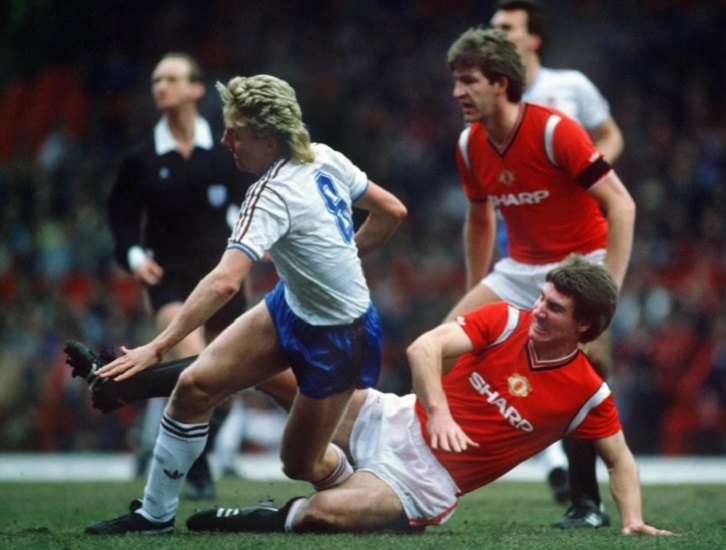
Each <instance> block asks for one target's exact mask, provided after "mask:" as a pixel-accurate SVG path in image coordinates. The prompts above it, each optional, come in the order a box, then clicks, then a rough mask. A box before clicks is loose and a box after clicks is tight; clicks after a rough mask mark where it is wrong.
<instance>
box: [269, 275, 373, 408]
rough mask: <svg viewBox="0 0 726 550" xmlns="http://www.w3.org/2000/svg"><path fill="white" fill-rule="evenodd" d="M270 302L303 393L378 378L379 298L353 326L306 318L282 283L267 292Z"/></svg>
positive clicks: (331, 391)
mask: <svg viewBox="0 0 726 550" xmlns="http://www.w3.org/2000/svg"><path fill="white" fill-rule="evenodd" d="M265 303H266V305H267V309H268V310H269V312H270V316H271V317H272V322H273V323H274V324H275V328H276V330H277V337H278V340H279V343H280V348H281V349H282V350H283V352H284V353H285V355H286V357H287V359H288V361H289V362H290V366H291V367H292V371H293V373H295V377H296V378H297V383H298V387H299V389H300V393H301V394H303V395H304V396H306V397H310V398H313V399H320V398H323V397H328V396H330V395H335V394H336V393H340V392H342V391H345V390H346V389H348V388H350V387H351V386H355V387H356V388H359V389H362V388H370V387H372V386H374V385H375V384H376V383H377V382H378V377H379V376H380V373H381V360H382V355H383V340H382V338H383V337H382V330H381V321H380V319H379V317H378V311H377V310H376V308H375V306H374V305H373V303H371V304H370V306H369V307H368V311H366V312H365V313H364V314H363V315H361V316H360V317H358V318H357V319H356V320H355V321H353V322H352V323H350V324H348V325H325V326H315V325H311V324H309V323H306V322H305V321H303V320H302V319H300V318H299V317H298V316H297V315H295V314H294V313H293V312H292V310H291V309H290V306H288V305H287V302H286V301H285V285H284V283H282V282H280V283H278V284H277V286H276V287H275V288H274V289H273V290H272V291H270V292H269V293H268V294H267V295H266V296H265Z"/></svg>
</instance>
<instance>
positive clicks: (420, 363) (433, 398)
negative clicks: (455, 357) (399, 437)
mask: <svg viewBox="0 0 726 550" xmlns="http://www.w3.org/2000/svg"><path fill="white" fill-rule="evenodd" d="M406 356H407V358H408V364H409V366H410V368H411V383H412V386H413V391H414V393H415V394H416V396H417V397H418V399H419V401H420V402H421V405H422V406H423V408H424V410H425V411H426V414H427V415H430V414H431V413H432V412H433V411H435V410H437V409H441V408H448V402H447V400H446V394H445V393H444V389H443V386H442V383H441V377H442V366H441V350H440V348H439V347H437V346H436V344H435V341H434V340H433V339H432V338H430V337H428V336H427V335H423V336H420V337H419V338H417V339H416V340H415V341H414V342H413V344H411V345H410V346H409V347H408V349H407V350H406Z"/></svg>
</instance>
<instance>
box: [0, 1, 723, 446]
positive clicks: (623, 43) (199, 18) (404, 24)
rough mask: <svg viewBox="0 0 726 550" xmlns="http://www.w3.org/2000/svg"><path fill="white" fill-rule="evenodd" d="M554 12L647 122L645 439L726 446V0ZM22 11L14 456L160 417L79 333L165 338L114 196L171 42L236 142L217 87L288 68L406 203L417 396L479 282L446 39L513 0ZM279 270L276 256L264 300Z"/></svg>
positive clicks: (378, 274) (401, 261)
mask: <svg viewBox="0 0 726 550" xmlns="http://www.w3.org/2000/svg"><path fill="white" fill-rule="evenodd" d="M307 4H312V5H307ZM545 4H546V5H547V6H548V8H549V10H550V13H551V19H552V20H551V27H552V38H553V40H552V41H553V44H552V48H551V50H550V52H549V53H548V55H547V57H546V58H545V60H544V61H545V64H546V65H548V66H551V67H568V68H577V69H580V70H582V71H583V72H585V73H586V74H587V75H588V76H589V77H590V78H591V79H592V80H593V81H594V82H595V83H596V84H597V85H598V87H599V88H600V89H601V91H602V92H603V93H604V95H605V96H606V97H607V98H608V100H609V101H610V104H611V109H612V112H613V116H614V118H615V119H616V121H617V122H618V124H619V125H620V127H621V129H622V130H623V134H624V137H625V151H624V154H623V155H622V157H621V158H620V159H619V160H618V161H617V163H616V165H615V168H616V170H617V171H618V173H619V175H620V177H621V179H622V180H623V182H624V183H625V184H626V185H627V186H628V188H629V189H630V191H631V193H632V194H633V196H634V197H635V199H636V202H637V205H638V219H637V223H636V240H635V249H634V252H633V257H632V263H631V266H630V270H629V273H628V277H627V279H626V283H625V286H624V289H623V292H622V296H621V300H620V305H619V310H618V314H617V316H616V319H615V322H614V342H615V350H614V351H615V364H616V368H615V373H614V376H613V380H612V381H611V385H612V386H613V389H614V394H615V398H616V401H617V402H618V405H619V407H620V410H621V415H622V421H623V423H624V428H625V433H626V436H627V437H628V440H629V443H630V446H631V447H632V448H633V450H634V451H635V452H636V453H643V454H645V453H662V454H715V453H723V452H724V451H725V450H726V446H725V443H726V395H724V393H725V390H726V292H725V290H726V250H725V249H726V216H725V215H724V214H725V213H726V185H724V183H725V182H724V170H725V169H726V162H725V161H726V99H724V96H723V93H722V90H723V87H724V84H725V83H726V42H724V41H723V40H722V39H721V37H720V33H721V32H722V29H723V23H724V21H723V19H724V17H723V16H719V15H718V13H719V11H720V12H721V13H726V10H725V9H723V8H724V6H725V3H724V2H722V1H716V2H703V3H699V2H693V1H685V0H681V1H672V2H666V1H659V0H649V1H636V0H624V1H623V2H617V3H610V2H606V3H603V2H597V1H595V0H579V1H569V2H568V1H564V0H559V1H546V2H545ZM719 6H720V7H721V9H720V10H719V9H718V7H719ZM0 10H4V13H0V15H1V16H2V17H0V20H1V21H2V23H0V25H2V32H3V37H2V38H3V43H2V50H1V51H0V67H2V68H1V69H0V303H1V304H2V305H1V306H0V450H123V449H126V448H128V445H129V432H130V431H131V429H132V427H133V425H134V423H135V418H136V414H137V411H136V410H135V409H134V408H127V409H126V410H122V411H119V412H117V413H114V414H110V415H102V414H100V413H99V412H97V411H95V410H93V409H92V408H90V405H89V398H88V393H87V391H86V389H85V384H83V383H81V381H79V380H72V379H71V378H70V375H69V370H70V369H68V368H67V367H66V366H65V365H64V359H65V356H64V354H63V352H62V349H63V345H64V342H65V340H66V339H69V338H72V339H77V340H80V341H82V342H84V343H87V344H89V345H90V346H92V347H94V348H97V349H106V350H113V349H116V348H117V347H118V346H119V345H121V344H126V345H132V346H133V345H136V344H140V343H142V342H144V341H146V339H147V338H148V337H149V336H150V335H151V334H152V332H153V328H152V327H151V326H150V324H149V321H148V319H149V316H148V314H147V310H146V304H145V303H144V301H143V299H142V294H141V293H140V291H139V288H138V286H137V285H136V283H135V282H134V281H133V280H132V279H131V278H130V277H129V276H128V275H126V274H125V273H123V272H122V271H120V270H119V269H118V267H117V266H116V265H115V264H114V261H113V258H112V253H111V248H112V245H111V239H110V233H109V231H108V229H107V225H106V211H105V200H106V195H107V193H108V190H109V188H110V184H111V182H112V181H113V178H114V177H115V171H116V169H117V167H118V163H119V160H120V158H121V155H122V154H123V152H124V151H125V150H126V149H127V148H128V147H129V146H130V145H131V144H133V143H134V142H135V141H136V140H137V139H139V138H140V137H141V135H142V134H143V133H145V132H147V131H148V130H149V129H150V128H151V127H152V126H153V124H154V123H155V122H156V117H157V114H156V112H155V110H154V106H153V103H152V101H151V97H150V82H149V75H150V73H151V69H152V67H153V65H154V63H155V62H156V61H157V60H158V59H159V58H160V57H161V55H162V54H163V53H165V52H167V51H185V52H188V53H190V54H192V55H194V56H196V57H197V58H198V59H199V60H200V62H201V64H202V65H203V66H204V68H205V69H206V71H207V79H206V80H207V88H208V93H207V96H206V98H205V100H204V101H203V103H202V105H201V106H202V111H203V114H204V115H205V116H207V117H208V118H209V119H210V121H211V122H213V123H214V124H216V125H217V126H216V128H215V129H216V131H217V132H218V136H219V135H221V116H220V107H219V100H218V98H217V97H216V92H215V91H214V89H213V84H214V82H215V81H216V80H223V81H225V80H227V79H229V78H231V77H232V76H234V75H236V74H242V75H249V74H257V73H269V74H274V75H276V76H279V77H281V78H284V79H285V80H288V81H289V82H290V83H291V84H292V85H293V86H294V87H295V89H296V90H297V93H298V98H299V100H300V103H301V105H302V107H303V115H304V119H305V120H306V122H307V124H308V127H309V129H310V132H311V134H312V137H313V139H314V140H315V141H322V142H326V143H328V144H330V145H331V146H333V147H335V148H337V149H339V150H341V151H343V152H344V153H346V154H347V155H348V156H349V157H350V158H351V159H352V160H354V161H355V162H356V163H357V164H358V165H359V166H361V168H363V169H364V170H365V171H366V172H367V173H368V175H369V177H370V178H371V179H372V180H373V181H376V182H377V183H379V184H381V185H383V186H385V187H387V188H389V189H390V190H392V191H393V192H394V193H396V194H397V195H398V196H399V197H400V198H401V199H402V200H403V201H404V202H405V203H406V205H407V206H408V208H409V218H408V219H407V220H406V222H405V224H404V225H403V226H402V227H401V229H400V230H399V232H398V233H397V234H396V235H395V237H394V238H393V239H392V240H391V242H390V243H389V244H388V245H387V246H386V248H385V249H384V250H382V251H380V252H378V253H376V254H375V255H374V256H372V257H370V258H367V259H366V260H365V264H364V265H365V267H366V273H367V275H368V277H369V281H370V284H371V287H372V289H373V292H374V299H375V301H376V303H377V305H378V307H379V310H380V312H381V315H382V320H383V323H384V331H385V332H384V334H385V344H384V345H385V357H384V359H385V366H384V372H383V376H382V379H381V383H380V385H381V386H382V387H383V388H384V389H386V390H390V391H396V392H406V391H408V390H409V383H410V381H409V378H408V375H407V365H406V362H405V348H406V346H407V344H408V343H410V342H411V341H412V339H413V338H414V337H415V336H416V335H418V334H420V333H421V332H423V331H424V330H427V329H429V328H431V327H433V326H435V325H436V324H437V323H438V322H439V321H440V320H441V319H442V318H443V317H444V315H445V314H446V312H447V311H448V310H449V309H450V307H451V306H453V304H454V303H455V302H456V300H457V299H458V297H460V296H461V294H462V293H463V292H464V275H463V257H462V246H461V239H460V234H461V227H462V223H463V213H464V210H465V199H464V196H463V193H462V191H461V188H460V184H459V180H458V176H457V173H456V168H455V164H454V147H455V144H456V140H457V137H458V134H459V131H460V130H461V127H462V121H461V115H460V113H459V112H458V109H457V107H456V105H455V103H454V102H453V100H452V99H451V78H450V74H449V70H448V67H447V65H446V62H445V54H446V50H447V48H448V46H449V44H450V43H451V42H452V41H453V40H454V39H455V38H456V37H457V36H458V35H459V34H460V33H461V32H462V31H463V30H465V29H466V28H468V27H470V26H473V25H476V24H480V23H486V22H487V21H488V19H489V17H490V15H491V13H492V12H493V2H477V1H474V0H449V1H445V0H347V1H345V0H340V1H336V0H328V1H321V2H316V3H301V2H295V3H288V2H283V1H281V0H264V1H261V0H250V1H245V2H239V1H235V0H208V1H199V0H187V1H184V0H176V1H156V2H113V1H111V0H72V1H68V2H54V1H52V0H27V1H26V0H15V1H10V2H7V3H5V7H3V8H0ZM274 277H275V275H274V272H272V271H271V269H270V267H269V266H265V265H260V266H258V267H256V268H255V272H254V279H253V280H254V283H255V292H256V296H257V298H259V297H261V295H262V293H263V292H264V291H265V290H266V289H267V288H269V287H270V286H272V284H274Z"/></svg>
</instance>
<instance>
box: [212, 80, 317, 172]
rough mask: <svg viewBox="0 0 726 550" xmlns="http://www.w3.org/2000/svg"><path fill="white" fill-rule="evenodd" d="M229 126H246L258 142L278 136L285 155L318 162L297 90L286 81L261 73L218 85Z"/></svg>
mask: <svg viewBox="0 0 726 550" xmlns="http://www.w3.org/2000/svg"><path fill="white" fill-rule="evenodd" d="M216 87H217V90H218V91H219V95H220V97H221V98H222V103H223V108H222V114H223V116H224V121H225V124H229V125H231V126H233V127H246V128H249V129H250V130H251V131H252V135H253V136H254V137H255V138H257V139H265V138H269V137H274V138H275V139H276V140H277V143H278V145H279V146H280V148H281V150H282V153H283V155H285V156H287V157H289V158H291V159H293V160H296V161H298V162H312V161H313V160H314V159H315V155H314V154H313V150H312V148H311V147H310V134H309V133H308V131H307V129H306V128H305V125H304V124H303V121H302V109H300V105H299V104H298V102H297V96H296V95H295V90H294V89H293V88H292V86H290V85H289V84H288V83H287V82H285V81H284V80H281V79H279V78H276V77H274V76H270V75H266V74H260V75H256V76H248V77H244V76H236V77H234V78H233V79H231V80H230V81H229V82H228V83H227V84H226V85H224V84H222V83H221V82H217V85H216Z"/></svg>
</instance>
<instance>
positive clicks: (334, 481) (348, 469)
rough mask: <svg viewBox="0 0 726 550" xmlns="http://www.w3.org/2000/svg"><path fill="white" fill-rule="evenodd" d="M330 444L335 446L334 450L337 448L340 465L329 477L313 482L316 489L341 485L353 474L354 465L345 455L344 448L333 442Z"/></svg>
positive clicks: (320, 489)
mask: <svg viewBox="0 0 726 550" xmlns="http://www.w3.org/2000/svg"><path fill="white" fill-rule="evenodd" d="M330 446H331V447H333V450H335V452H336V453H337V454H338V466H336V468H335V470H333V471H332V472H331V474H330V475H329V476H328V477H326V478H325V479H321V480H320V481H316V482H315V483H313V484H312V485H313V488H314V489H315V490H316V491H323V490H325V489H330V488H331V487H335V486H336V485H340V484H341V483H343V482H344V481H345V480H346V479H348V478H349V477H350V476H352V475H353V466H351V464H350V462H348V458H347V457H346V456H345V453H344V452H343V449H341V448H340V447H338V446H337V445H336V444H335V443H331V444H330Z"/></svg>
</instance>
